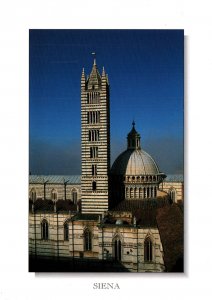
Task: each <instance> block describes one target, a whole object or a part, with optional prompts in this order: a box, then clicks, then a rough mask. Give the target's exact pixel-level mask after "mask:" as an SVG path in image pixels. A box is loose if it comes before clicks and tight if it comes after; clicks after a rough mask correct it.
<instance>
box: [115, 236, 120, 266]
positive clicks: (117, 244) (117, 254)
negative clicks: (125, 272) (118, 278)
mask: <svg viewBox="0 0 212 300" xmlns="http://www.w3.org/2000/svg"><path fill="white" fill-rule="evenodd" d="M114 258H115V260H117V261H121V241H120V239H119V238H117V239H115V242H114Z"/></svg>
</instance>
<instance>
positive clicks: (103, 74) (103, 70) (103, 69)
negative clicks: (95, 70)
mask: <svg viewBox="0 0 212 300" xmlns="http://www.w3.org/2000/svg"><path fill="white" fill-rule="evenodd" d="M105 75H106V74H105V68H104V67H103V68H102V76H105Z"/></svg>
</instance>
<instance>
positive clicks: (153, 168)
mask: <svg viewBox="0 0 212 300" xmlns="http://www.w3.org/2000/svg"><path fill="white" fill-rule="evenodd" d="M111 173H112V174H116V175H124V176H125V175H129V176H133V175H135V176H136V175H157V174H159V173H160V171H159V168H158V166H157V164H156V163H155V161H154V159H153V158H152V157H151V156H150V155H149V154H148V153H147V152H145V151H144V150H141V149H136V150H133V149H127V150H126V151H124V152H123V153H121V154H120V155H119V156H118V157H117V159H116V160H115V162H114V163H113V166H112V168H111Z"/></svg>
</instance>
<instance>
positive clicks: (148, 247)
mask: <svg viewBox="0 0 212 300" xmlns="http://www.w3.org/2000/svg"><path fill="white" fill-rule="evenodd" d="M144 261H146V262H150V261H152V241H151V239H150V237H147V238H146V239H145V241H144Z"/></svg>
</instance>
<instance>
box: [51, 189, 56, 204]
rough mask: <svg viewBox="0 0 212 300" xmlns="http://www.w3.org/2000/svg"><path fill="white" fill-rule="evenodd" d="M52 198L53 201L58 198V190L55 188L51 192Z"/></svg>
mask: <svg viewBox="0 0 212 300" xmlns="http://www.w3.org/2000/svg"><path fill="white" fill-rule="evenodd" d="M51 198H52V200H53V201H56V200H57V191H56V190H55V189H53V190H52V192H51Z"/></svg>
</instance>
